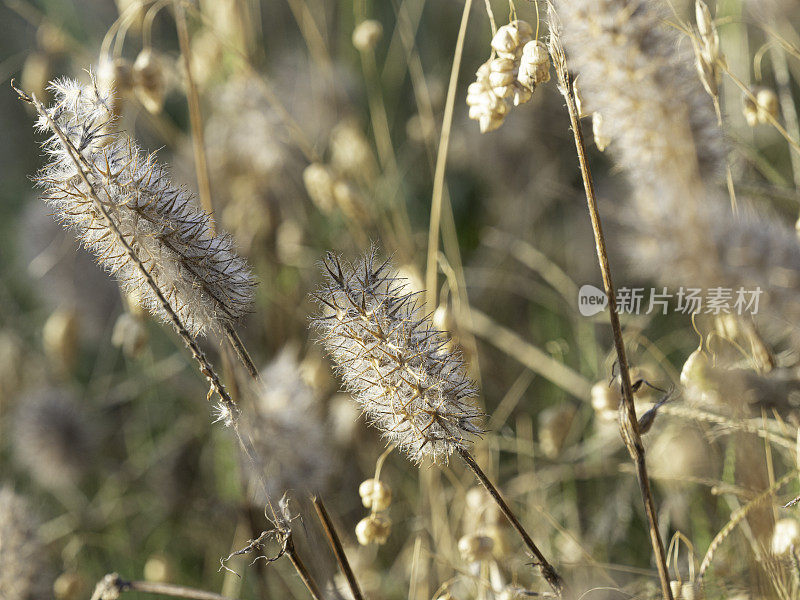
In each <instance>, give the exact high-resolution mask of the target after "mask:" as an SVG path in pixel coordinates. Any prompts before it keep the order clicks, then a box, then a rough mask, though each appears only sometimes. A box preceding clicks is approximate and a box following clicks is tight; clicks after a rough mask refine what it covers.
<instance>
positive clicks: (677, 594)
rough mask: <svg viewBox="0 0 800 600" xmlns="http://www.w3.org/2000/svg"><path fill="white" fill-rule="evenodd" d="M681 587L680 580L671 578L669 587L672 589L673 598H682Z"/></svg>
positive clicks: (678, 599)
mask: <svg viewBox="0 0 800 600" xmlns="http://www.w3.org/2000/svg"><path fill="white" fill-rule="evenodd" d="M682 588H683V583H682V582H680V581H677V580H675V579H673V580H672V581H670V582H669V589H670V590H672V597H673V598H675V600H680V599H681V598H683V595H682V594H681V589H682Z"/></svg>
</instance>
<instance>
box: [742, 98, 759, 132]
mask: <svg viewBox="0 0 800 600" xmlns="http://www.w3.org/2000/svg"><path fill="white" fill-rule="evenodd" d="M742 114H743V115H744V120H745V121H747V124H748V125H749V126H750V127H755V126H756V125H758V106H757V105H756V103H755V102H753V99H752V98H751V97H750V95H749V94H744V96H742Z"/></svg>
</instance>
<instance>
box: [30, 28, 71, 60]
mask: <svg viewBox="0 0 800 600" xmlns="http://www.w3.org/2000/svg"><path fill="white" fill-rule="evenodd" d="M36 43H37V44H39V47H40V48H41V49H42V50H43V51H44V52H46V53H47V54H50V55H57V54H61V53H63V52H64V50H66V47H67V40H66V38H65V37H64V34H63V33H62V32H61V29H59V28H58V27H56V26H55V25H53V24H52V23H48V22H47V21H44V22H43V23H42V24H41V25H39V29H37V30H36Z"/></svg>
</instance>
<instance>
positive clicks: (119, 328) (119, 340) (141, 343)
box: [111, 312, 148, 358]
mask: <svg viewBox="0 0 800 600" xmlns="http://www.w3.org/2000/svg"><path fill="white" fill-rule="evenodd" d="M147 338H148V336H147V328H146V327H145V326H144V323H143V322H142V320H141V319H140V318H137V317H135V316H134V315H132V314H130V313H128V312H124V313H122V314H121V315H120V316H119V317H117V320H116V322H115V323H114V329H113V330H112V332H111V343H112V344H113V345H114V346H116V347H117V348H122V351H123V352H124V353H125V356H127V357H128V358H136V357H137V356H139V354H141V352H142V350H144V348H145V346H146V345H147Z"/></svg>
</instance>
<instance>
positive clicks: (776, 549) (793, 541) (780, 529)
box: [770, 518, 800, 556]
mask: <svg viewBox="0 0 800 600" xmlns="http://www.w3.org/2000/svg"><path fill="white" fill-rule="evenodd" d="M770 547H771V548H772V553H773V554H774V555H776V556H782V555H784V554H788V553H789V552H791V551H792V550H793V549H794V548H797V547H800V523H798V522H797V519H792V518H787V519H780V520H778V522H777V523H775V529H773V531H772V542H771V544H770Z"/></svg>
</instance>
